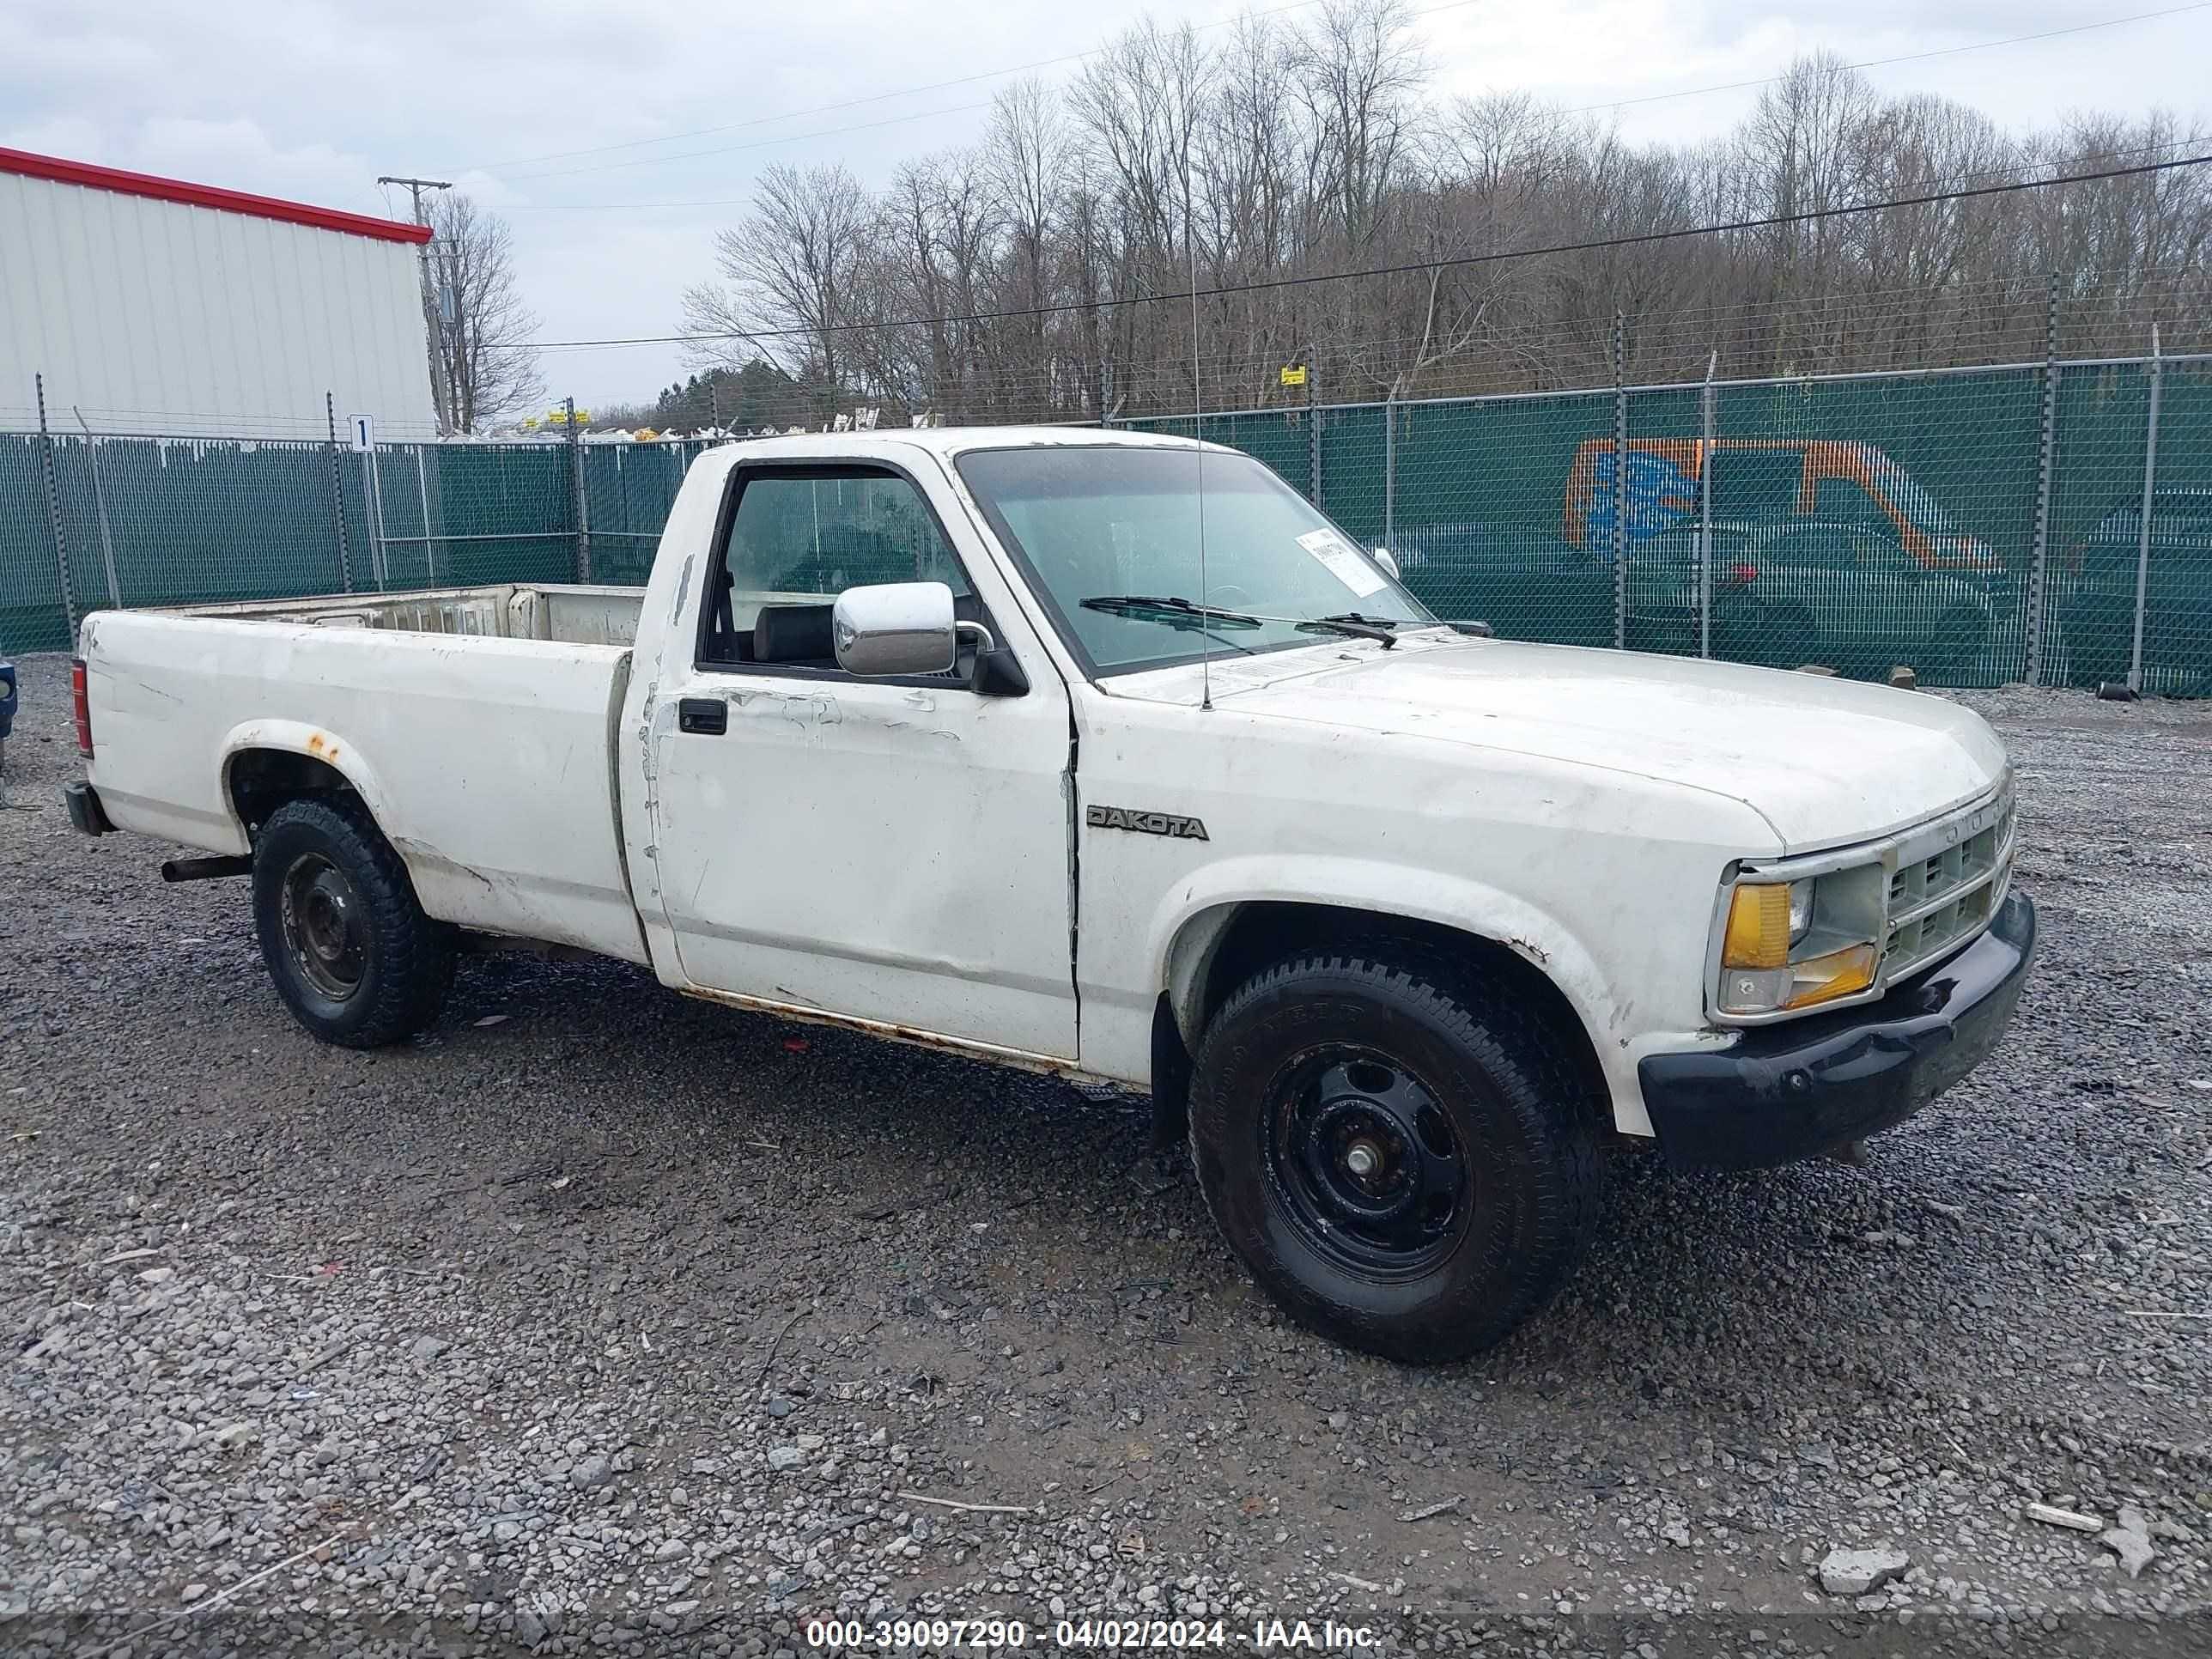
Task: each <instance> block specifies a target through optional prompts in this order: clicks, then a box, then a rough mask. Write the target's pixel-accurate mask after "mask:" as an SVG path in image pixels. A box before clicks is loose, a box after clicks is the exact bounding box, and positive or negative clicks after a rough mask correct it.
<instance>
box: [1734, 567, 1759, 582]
mask: <svg viewBox="0 0 2212 1659" xmlns="http://www.w3.org/2000/svg"><path fill="white" fill-rule="evenodd" d="M1728 579H1729V580H1730V581H1732V582H1734V583H1735V584H1736V585H1737V586H1740V587H1748V586H1751V585H1752V584H1753V582H1755V581H1757V580H1759V567H1758V566H1757V565H1755V564H1732V565H1730V566H1729V569H1728Z"/></svg>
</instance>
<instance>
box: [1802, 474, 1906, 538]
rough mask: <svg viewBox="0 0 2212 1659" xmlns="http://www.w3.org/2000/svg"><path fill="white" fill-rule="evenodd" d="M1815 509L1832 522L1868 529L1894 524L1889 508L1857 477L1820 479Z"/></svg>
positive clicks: (1882, 527)
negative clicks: (1869, 491)
mask: <svg viewBox="0 0 2212 1659" xmlns="http://www.w3.org/2000/svg"><path fill="white" fill-rule="evenodd" d="M1814 510H1815V511H1816V512H1817V513H1819V514H1820V517H1821V518H1823V519H1826V520H1829V521H1830V522H1831V523H1834V524H1855V525H1863V526H1867V527H1868V528H1869V529H1884V528H1887V527H1888V526H1892V525H1893V524H1894V523H1895V522H1896V521H1895V520H1893V519H1892V518H1891V517H1890V515H1889V509H1888V508H1887V507H1884V506H1883V505H1882V504H1881V501H1880V500H1878V499H1877V498H1876V497H1875V496H1874V495H1869V493H1868V491H1867V487H1866V486H1865V485H1864V484H1863V483H1860V482H1859V481H1858V480H1857V478H1823V479H1821V480H1820V494H1819V496H1818V499H1817V501H1816V504H1815V508H1814Z"/></svg>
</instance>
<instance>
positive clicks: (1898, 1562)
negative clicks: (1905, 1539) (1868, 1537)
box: [1820, 1547, 1912, 1595]
mask: <svg viewBox="0 0 2212 1659" xmlns="http://www.w3.org/2000/svg"><path fill="white" fill-rule="evenodd" d="M1911 1565H1912V1560H1911V1557H1910V1556H1908V1555H1906V1554H1905V1552H1904V1551H1903V1550H1892V1549H1878V1550H1847V1549H1844V1548H1841V1547H1838V1548H1836V1549H1832V1550H1830V1551H1829V1552H1828V1553H1827V1554H1826V1555H1825V1556H1823V1557H1822V1558H1821V1560H1820V1588H1821V1589H1824V1590H1826V1591H1827V1592H1828V1594H1829V1595H1865V1594H1866V1593H1867V1592H1868V1591H1869V1590H1874V1589H1881V1586H1882V1585H1884V1584H1887V1583H1889V1582H1890V1580H1892V1579H1893V1578H1902V1577H1905V1569H1906V1568H1908V1567H1910V1566H1911Z"/></svg>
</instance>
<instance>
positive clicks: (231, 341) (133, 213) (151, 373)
mask: <svg viewBox="0 0 2212 1659" xmlns="http://www.w3.org/2000/svg"><path fill="white" fill-rule="evenodd" d="M429 235H430V233H429V232H428V230H426V229H423V228H420V227H417V226H415V225H412V224H405V223H400V222H394V221H392V220H388V219H375V218H370V217H368V216H365V215H362V214H355V213H341V212H337V211H336V210H331V209H329V208H320V207H311V206H308V205H307V204H302V203H298V202H284V201H278V200H276V198H274V197H266V196H249V195H246V194H245V193H243V192H241V191H230V190H219V189H216V188H213V187H211V186H210V185H194V184H186V183H184V182H182V181H180V180H178V179H159V178H155V177H153V176H152V175H150V174H147V173H124V172H119V171H118V170H116V169H114V168H112V167H93V166H90V165H88V164H87V163H85V162H82V161H64V160H62V159H61V158H59V157H57V156H51V155H33V154H31V153H30V152H28V151H27V150H14V149H0V427H7V426H15V427H20V425H21V423H22V417H23V416H24V415H25V414H26V413H27V412H28V411H30V410H32V408H33V375H44V376H45V379H46V406H47V415H48V418H49V420H51V421H52V422H54V424H55V425H56V427H57V428H60V429H76V415H75V413H74V412H73V411H75V410H82V413H83V416H84V417H85V420H86V421H87V422H88V423H89V424H90V425H91V426H92V427H93V428H94V430H96V431H107V432H161V433H168V434H174V435H210V436H212V435H232V434H244V435H258V436H265V437H321V436H322V435H324V432H325V406H324V398H325V393H328V394H330V395H331V397H333V398H335V399H336V402H337V418H338V421H339V422H340V436H341V438H343V436H344V429H343V423H344V422H345V421H346V420H347V417H348V416H353V415H359V414H368V415H372V416H375V418H376V424H377V436H378V437H379V438H386V437H390V438H418V437H427V436H431V435H435V433H436V430H437V424H436V417H435V409H434V406H433V404H432V400H431V395H430V368H429V354H428V345H427V338H426V333H425V329H424V325H423V316H422V289H421V286H420V283H421V278H420V275H419V272H418V266H417V261H418V258H419V249H420V248H421V246H422V244H423V243H424V242H426V241H428V240H429Z"/></svg>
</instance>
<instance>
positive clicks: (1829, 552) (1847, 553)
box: [1774, 527, 1853, 570]
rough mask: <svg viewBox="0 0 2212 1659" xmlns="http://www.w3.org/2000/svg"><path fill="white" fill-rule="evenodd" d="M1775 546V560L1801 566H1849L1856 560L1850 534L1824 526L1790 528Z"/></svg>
mask: <svg viewBox="0 0 2212 1659" xmlns="http://www.w3.org/2000/svg"><path fill="white" fill-rule="evenodd" d="M1774 548H1775V552H1776V554H1777V555H1778V557H1777V560H1776V562H1778V563H1779V564H1782V565H1784V566H1794V567H1795V568H1797V569H1800V570H1848V569H1850V568H1851V565H1852V562H1853V556H1852V548H1851V543H1850V538H1849V537H1848V536H1847V535H1845V534H1844V533H1842V532H1837V531H1834V530H1830V529H1826V528H1825V527H1820V528H1807V529H1803V530H1792V531H1790V532H1786V533H1784V534H1783V535H1781V536H1778V537H1777V538H1775V542H1774Z"/></svg>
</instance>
